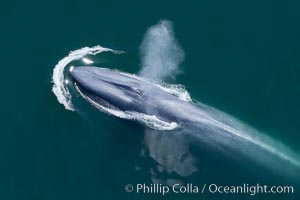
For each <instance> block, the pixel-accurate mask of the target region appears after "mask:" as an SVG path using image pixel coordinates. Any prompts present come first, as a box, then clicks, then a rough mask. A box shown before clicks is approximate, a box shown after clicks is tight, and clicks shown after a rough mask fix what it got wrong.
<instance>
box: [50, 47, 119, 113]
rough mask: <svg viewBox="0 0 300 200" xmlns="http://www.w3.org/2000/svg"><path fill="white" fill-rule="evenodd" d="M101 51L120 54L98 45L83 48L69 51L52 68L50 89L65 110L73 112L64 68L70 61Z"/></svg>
mask: <svg viewBox="0 0 300 200" xmlns="http://www.w3.org/2000/svg"><path fill="white" fill-rule="evenodd" d="M103 51H111V52H114V53H120V52H118V51H113V50H112V49H108V48H104V47H101V46H100V45H97V46H94V47H83V48H81V49H78V50H75V51H71V52H70V53H69V55H68V56H66V57H64V58H63V59H61V60H60V61H59V62H58V63H57V64H56V66H55V67H54V69H53V75H52V82H53V84H54V85H53V87H52V92H53V93H54V94H55V95H56V97H57V100H58V102H59V103H61V104H63V105H64V106H65V108H66V109H67V110H72V111H74V108H73V105H72V100H71V94H70V92H69V89H68V88H67V87H66V83H67V82H68V81H65V76H64V69H65V67H66V66H67V65H68V64H69V63H71V62H72V61H75V60H79V59H82V58H84V56H86V55H96V54H98V53H101V52H103ZM85 60H86V61H87V60H89V59H87V58H86V59H85ZM89 61H90V60H89ZM72 69H73V68H72V67H71V68H70V70H72Z"/></svg>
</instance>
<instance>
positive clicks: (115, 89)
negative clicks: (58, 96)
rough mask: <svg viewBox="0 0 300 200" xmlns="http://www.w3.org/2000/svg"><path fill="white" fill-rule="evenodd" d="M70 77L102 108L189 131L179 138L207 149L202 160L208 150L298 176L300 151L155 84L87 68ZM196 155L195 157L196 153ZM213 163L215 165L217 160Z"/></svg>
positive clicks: (77, 68) (212, 154)
mask: <svg viewBox="0 0 300 200" xmlns="http://www.w3.org/2000/svg"><path fill="white" fill-rule="evenodd" d="M70 76H71V77H72V79H73V82H74V83H75V85H76V87H77V89H78V90H79V92H80V93H81V94H82V96H84V98H85V99H87V100H88V101H89V102H92V103H93V105H94V106H95V107H97V108H99V109H100V110H103V109H110V110H111V111H113V112H115V111H119V112H122V113H132V112H134V113H138V114H143V115H146V116H155V118H156V119H158V120H159V121H160V122H163V123H167V124H172V123H173V124H176V125H177V126H176V127H179V129H181V130H184V132H188V134H185V135H184V137H183V138H182V140H187V138H188V140H189V142H188V143H189V144H191V145H190V146H191V147H192V146H193V145H194V144H196V146H197V148H201V151H202V152H205V153H203V156H202V158H203V159H206V158H207V157H208V154H210V155H211V156H212V157H213V156H214V157H216V155H217V156H220V155H223V156H224V157H227V158H234V159H233V160H236V161H238V162H241V163H242V164H243V165H244V166H245V167H248V168H249V169H250V168H252V169H255V170H257V169H260V168H258V167H257V166H259V167H263V168H264V169H266V171H270V170H269V169H271V171H273V172H274V174H279V173H280V174H281V177H285V178H287V179H294V178H295V177H299V176H300V170H299V169H300V164H299V159H298V155H296V154H294V153H293V152H292V151H290V150H288V149H286V148H285V147H284V146H283V145H281V144H279V143H278V142H276V141H274V140H272V139H271V138H267V137H265V136H263V137H260V135H259V134H256V133H257V132H256V131H253V130H252V129H250V128H245V127H243V126H240V124H241V122H239V121H236V120H233V118H231V117H230V116H228V115H226V114H224V113H222V112H220V111H216V110H215V109H213V108H211V107H208V106H206V105H203V104H200V103H199V104H196V103H194V102H191V101H185V100H182V99H181V98H178V96H176V95H174V94H172V93H171V92H169V91H167V90H166V89H165V88H164V87H161V85H159V84H157V83H153V82H151V81H148V80H146V79H143V78H141V77H138V76H135V75H131V74H126V73H123V72H119V71H115V70H111V69H107V68H99V67H87V66H82V67H75V68H73V69H72V70H70ZM186 130H189V131H186ZM252 132H254V133H252ZM180 140H181V139H180ZM194 146H195V145H194ZM211 152H214V153H211ZM196 154H198V155H199V151H198V152H197V153H196ZM225 155H226V156H225ZM229 160H230V159H229ZM250 163H252V164H250ZM229 166H230V165H229ZM250 166H251V167H250ZM212 167H216V166H215V164H213V165H212ZM219 167H220V166H219ZM220 168H221V167H220ZM217 170H219V168H218V169H217ZM255 170H254V171H255Z"/></svg>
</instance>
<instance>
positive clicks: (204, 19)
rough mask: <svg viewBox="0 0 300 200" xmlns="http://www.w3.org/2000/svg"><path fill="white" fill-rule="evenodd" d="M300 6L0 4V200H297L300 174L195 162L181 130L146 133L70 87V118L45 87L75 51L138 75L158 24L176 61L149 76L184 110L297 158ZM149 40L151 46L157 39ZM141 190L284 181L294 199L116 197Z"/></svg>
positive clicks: (214, 158)
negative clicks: (205, 111)
mask: <svg viewBox="0 0 300 200" xmlns="http://www.w3.org/2000/svg"><path fill="white" fill-rule="evenodd" d="M299 9H300V2H299V1H286V2H283V1H278V0H276V1H271V0H266V1H258V0H251V1H250V0H249V1H248V0H245V1H238V0H230V1H220V0H213V1H206V0H205V1H202V0H200V1H184V2H183V1H163V2H162V1H148V2H142V1H119V2H117V1H101V0H98V1H96V0H95V1H76V0H74V1H69V0H66V1H47V2H41V1H8V2H1V3H0V16H1V17H0V25H1V32H0V34H1V43H0V44H1V53H0V55H1V66H2V67H1V76H2V77H1V79H0V80H1V100H0V101H1V114H2V117H1V129H0V199H1V200H2V199H3V200H10V199H12V200H20V199H22V200H27V199H28V200H40V199H41V200H48V199H49V200H50V199H51V200H53V199H57V200H60V199H62V200H63V199H64V200H67V199H72V200H77V199H88V200H94V199H95V200H96V199H97V200H98V199H296V198H298V197H299V193H300V187H299V185H300V181H299V180H300V177H294V178H295V179H296V181H290V180H289V179H288V178H287V179H285V178H282V177H283V176H281V174H284V173H286V172H287V171H288V167H287V168H285V166H284V165H280V167H281V168H280V169H277V170H275V172H269V171H268V170H267V169H262V170H260V168H257V169H258V170H257V171H255V170H256V168H255V169H254V171H255V173H254V172H250V171H251V170H253V168H254V167H253V166H254V165H252V164H251V165H249V164H248V161H247V160H243V158H241V160H239V161H238V162H239V164H236V163H232V162H231V160H230V159H229V160H227V159H223V157H221V156H218V154H214V153H211V152H208V153H207V156H205V151H203V148H204V147H202V146H201V145H200V143H197V142H194V143H193V144H192V145H191V144H190V143H189V142H187V141H185V139H186V138H185V137H183V135H182V134H181V133H180V132H177V131H166V130H163V131H160V130H153V129H151V128H149V127H147V126H145V124H141V123H139V122H137V121H131V120H125V119H120V118H118V117H115V116H112V115H108V114H106V113H103V112H100V111H99V110H97V109H96V108H95V107H93V106H92V105H91V104H90V103H88V102H86V101H85V100H84V99H83V98H82V97H81V95H80V94H79V93H78V92H77V91H76V90H74V88H73V87H72V81H70V82H69V83H68V84H70V87H69V86H68V88H69V89H70V97H71V98H70V99H71V102H72V104H73V108H74V109H73V110H74V111H70V109H67V108H66V106H65V105H63V104H61V102H60V101H59V100H58V97H57V95H55V94H54V93H53V92H52V89H53V86H54V83H53V70H54V68H55V66H57V65H58V63H59V61H60V60H62V59H64V58H66V57H67V56H68V55H69V53H70V51H76V50H79V49H82V48H83V47H94V46H96V45H101V46H102V47H105V48H109V49H113V50H115V51H124V53H122V54H115V53H112V52H101V53H99V54H97V55H87V58H88V59H89V60H92V61H93V65H95V66H98V67H107V68H111V69H117V70H120V71H124V72H127V73H131V74H137V73H139V72H141V70H142V69H145V68H143V67H144V65H145V63H147V64H149V63H150V65H151V61H152V60H153V63H154V64H153V63H152V65H153V66H157V65H155V63H156V61H157V60H156V59H152V57H151V56H150V57H147V56H146V57H147V59H145V51H144V47H145V46H143V44H144V43H143V41H145V37H146V35H147V34H146V33H147V31H148V32H149V27H153V26H155V24H158V23H159V21H160V20H169V21H170V22H171V23H172V24H173V29H172V37H174V38H176V39H175V41H176V42H177V43H178V45H180V48H182V52H180V53H182V54H175V55H177V56H175V57H172V56H171V57H170V56H167V58H170V59H171V61H174V60H175V61H174V63H175V64H174V63H173V64H174V65H176V67H175V68H176V69H177V68H178V70H179V71H180V73H175V72H174V71H172V70H171V72H169V73H166V74H165V75H164V76H162V77H160V78H161V79H164V81H165V82H166V83H169V84H181V85H183V86H184V88H185V89H186V90H187V91H188V93H189V95H190V96H191V98H192V99H193V101H194V102H201V105H207V106H209V109H213V110H215V109H217V110H219V111H220V112H222V113H226V114H227V115H230V116H232V117H233V118H235V119H236V120H237V121H238V123H240V124H242V125H243V126H247V127H251V128H250V129H249V130H251V131H250V132H252V130H255V132H257V133H258V134H259V135H261V136H262V137H266V138H271V139H272V141H276V143H280V145H274V146H273V147H274V149H275V150H276V151H275V152H283V153H284V154H285V152H291V153H290V154H289V153H287V154H288V155H289V156H290V157H292V158H294V159H296V160H297V159H298V156H300V145H299V144H300V117H299V113H300V103H299V102H300V78H299V77H300V40H299V36H300V12H299ZM154 41H155V42H154V47H155V46H156V45H158V49H161V46H159V45H161V44H162V43H161V42H160V41H159V40H154ZM162 41H165V40H162ZM171 41H173V40H171ZM156 42H157V43H156ZM176 42H175V43H176ZM175 46H176V45H175ZM163 47H164V46H163ZM146 49H147V48H146ZM154 49H155V48H154ZM148 50H149V49H148ZM146 52H149V51H146ZM177 53H178V52H177ZM183 54H184V56H183ZM147 55H148V54H147ZM178 56H179V57H180V56H182V57H180V59H179V60H177V59H178ZM89 60H88V61H87V60H85V61H84V60H82V59H77V60H71V61H70V62H69V63H66V65H65V71H64V74H65V76H66V77H67V76H68V73H67V71H68V70H69V69H70V67H71V66H75V67H76V66H80V65H91V64H89ZM145 60H147V62H146V61H145ZM168 63H169V62H168ZM152 65H151V66H152ZM171 66H173V65H172V62H171ZM171 68H172V67H171ZM164 70H165V68H163V69H162V68H158V69H156V70H155V72H158V74H161V73H165V72H166V71H164ZM152 72H153V71H152ZM173 72H174V74H175V75H174V74H173ZM147 73H148V76H149V74H150V73H149V72H148V71H147V70H144V71H143V70H142V72H141V74H143V75H144V76H145V74H147ZM152 75H153V74H152ZM172 75H174V76H172ZM146 76H147V75H146ZM153 76H154V75H153ZM156 77H157V76H156ZM165 77H167V78H165ZM151 78H153V77H151ZM64 81H65V80H64ZM219 111H218V113H219ZM225 118H226V116H225ZM247 130H248V129H247ZM250 132H249V133H247V132H246V133H245V134H253V133H250ZM190 134H201V132H200V133H199V132H198V131H196V130H194V131H190ZM270 144H271V146H272V144H273V143H272V142H270ZM212 145H213V144H211V145H210V147H211V146H212ZM198 148H200V150H199V149H198ZM199 151H201V153H199ZM257 157H258V158H259V157H260V154H259V153H258V154H257ZM265 160H266V163H267V161H268V158H265ZM207 163H210V165H207ZM211 166H217V167H216V168H213V167H212V168H211ZM222 166H224V168H223V167H222ZM273 173H274V174H276V176H275V175H274V174H273ZM253 174H254V175H253ZM298 174H299V173H298ZM297 180H298V181H297ZM143 183H145V184H147V185H150V184H154V183H158V184H162V185H168V186H170V185H174V184H177V183H178V184H180V185H186V184H187V183H192V184H194V185H197V186H199V188H200V190H201V189H202V188H201V187H202V186H203V184H219V185H243V184H244V183H246V184H247V183H248V184H249V185H255V184H257V183H260V184H262V185H263V184H268V185H272V184H274V185H293V186H294V190H295V191H294V193H295V194H293V195H291V194H263V195H259V194H258V195H253V196H252V195H249V194H230V195H227V194H209V192H206V193H204V194H187V193H185V194H168V195H164V196H162V195H161V194H137V193H135V192H134V191H133V192H129V193H128V192H126V191H125V186H126V185H127V184H132V185H133V186H134V187H135V186H136V184H143Z"/></svg>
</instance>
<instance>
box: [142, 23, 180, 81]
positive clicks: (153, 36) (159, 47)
mask: <svg viewBox="0 0 300 200" xmlns="http://www.w3.org/2000/svg"><path fill="white" fill-rule="evenodd" d="M140 54H141V60H142V61H141V62H142V63H141V67H142V69H141V71H140V72H139V75H140V76H143V77H145V78H147V79H152V80H164V79H166V78H171V79H175V78H176V75H177V74H179V73H180V69H179V65H180V64H181V63H182V62H183V60H184V51H183V50H182V48H181V46H180V44H179V43H178V41H177V40H176V38H175V36H174V30H173V24H172V22H170V21H168V20H162V21H159V22H158V23H157V24H156V25H154V26H151V27H150V28H149V29H148V30H147V32H146V33H145V35H144V39H143V42H142V44H141V46H140Z"/></svg>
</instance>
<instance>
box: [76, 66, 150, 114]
mask: <svg viewBox="0 0 300 200" xmlns="http://www.w3.org/2000/svg"><path fill="white" fill-rule="evenodd" d="M70 75H71V77H72V79H73V82H74V83H75V85H76V87H77V89H78V90H79V91H80V92H81V93H82V94H83V95H85V96H86V97H88V98H89V99H91V100H92V101H94V102H96V103H99V104H102V105H103V106H107V105H109V106H110V107H114V108H117V109H119V110H134V111H139V109H140V108H141V106H140V105H141V104H142V103H144V102H143V101H144V98H145V92H146V89H145V86H146V85H147V84H146V83H143V84H141V82H143V81H142V80H140V79H139V78H138V77H135V76H133V75H129V74H125V73H121V72H118V71H113V70H111V69H107V68H99V67H75V68H73V69H71V70H70Z"/></svg>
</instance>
